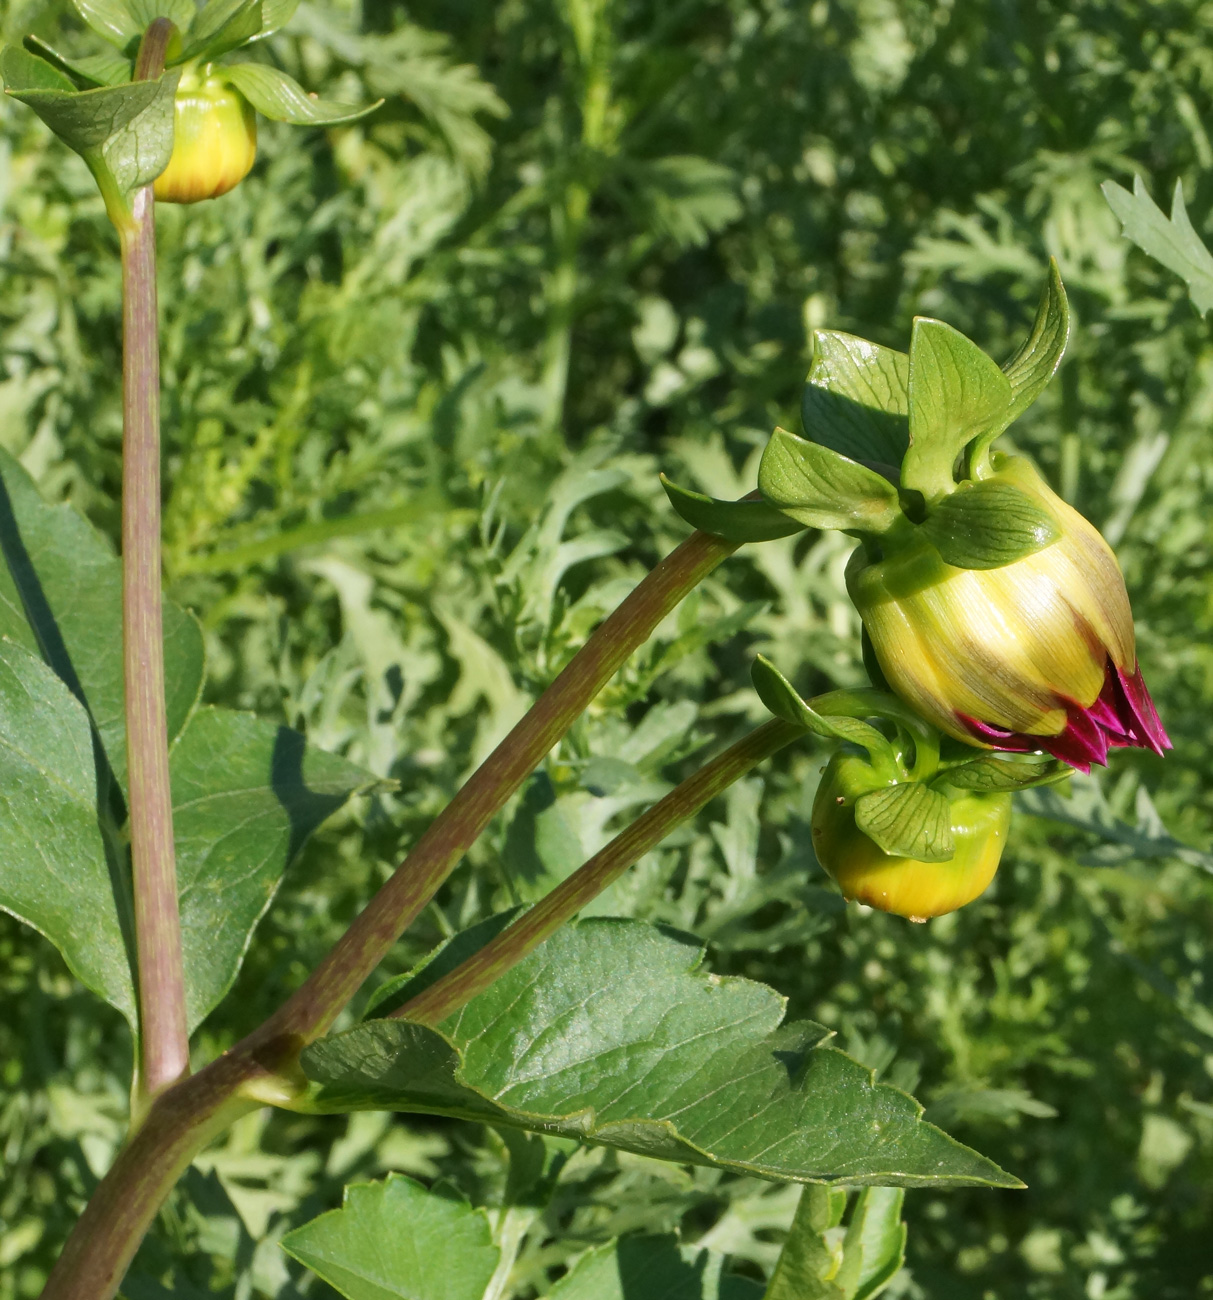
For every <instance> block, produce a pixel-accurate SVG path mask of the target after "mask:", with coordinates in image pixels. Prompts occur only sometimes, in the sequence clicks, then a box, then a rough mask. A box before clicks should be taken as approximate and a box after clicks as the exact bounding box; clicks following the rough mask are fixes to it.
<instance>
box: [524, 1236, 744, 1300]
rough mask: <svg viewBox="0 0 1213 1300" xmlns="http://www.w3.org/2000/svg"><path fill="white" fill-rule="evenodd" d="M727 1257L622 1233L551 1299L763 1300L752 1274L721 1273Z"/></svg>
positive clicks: (577, 1268) (671, 1239) (587, 1257)
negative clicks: (623, 1235)
mask: <svg viewBox="0 0 1213 1300" xmlns="http://www.w3.org/2000/svg"><path fill="white" fill-rule="evenodd" d="M723 1264H724V1256H723V1255H722V1254H720V1253H719V1252H717V1251H714V1250H704V1249H702V1248H696V1247H694V1246H682V1245H680V1244H679V1242H678V1238H677V1237H675V1236H672V1235H670V1234H663V1235H662V1236H654V1237H641V1236H636V1237H622V1238H620V1240H618V1241H612V1242H608V1243H607V1244H606V1245H605V1246H599V1247H598V1248H597V1249H595V1250H591V1251H587V1252H586V1254H584V1255H582V1257H581V1258H580V1259H579V1260H578V1261H577V1263H576V1264H575V1265H574V1267H573V1268H572V1270H571V1271H570V1272H569V1273H567V1274H566V1275H565V1276H564V1277H562V1278H561V1279H560V1281H559V1282H557V1283H556V1285H555V1286H554V1287H553V1288H552V1290H551V1291H550V1292H548V1295H549V1298H550V1300H761V1297H762V1287H761V1286H760V1285H759V1283H757V1282H752V1281H750V1279H749V1278H748V1277H737V1276H730V1275H729V1274H727V1273H726V1274H723V1275H722V1266H723Z"/></svg>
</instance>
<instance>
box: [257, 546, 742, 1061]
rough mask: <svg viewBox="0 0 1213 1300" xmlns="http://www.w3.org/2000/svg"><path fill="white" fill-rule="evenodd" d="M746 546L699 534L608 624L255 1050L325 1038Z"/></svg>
mask: <svg viewBox="0 0 1213 1300" xmlns="http://www.w3.org/2000/svg"><path fill="white" fill-rule="evenodd" d="M738 545H739V543H737V542H729V541H725V540H724V539H723V538H721V537H713V536H711V535H710V534H708V533H699V532H697V533H693V534H692V535H691V536H690V537H689V538H687V540H686V541H685V542H683V543H682V545H681V546H679V547H678V548H677V549H676V550H674V551H672V552H671V553H670V554H669V555H668V556H666V558H665V559H664V560H662V561H661V563H660V564H658V565H657V567H656V568H655V569H653V571H652V572H651V573H650V574H649V575H648V576H647V577H646V578H645V579H644V581H643V582H641V583H640V585H639V586H638V587H637V588H636V590H635V591H633V592H632V594H631V595H630V596H628V598H627V599H626V600H625V601H624V602H623V603H622V604H621V605H620V606H619V608H618V609H617V610H615V612H614V613H613V614H611V615H610V617H609V618H607V619H606V621H605V622H603V623H602V624H601V625H600V626H599V628H598V629H597V631H595V633H594V634H593V636H591V637H590V639H589V640H588V641H587V642H586V643H585V645H584V646H582V648H581V649H580V650H579V651H578V652H577V654H576V655H575V656H574V657H573V659H572V660H571V661H570V663H569V664H568V666H567V667H566V668H565V669H564V671H563V672H562V673H561V674H560V676H559V677H557V678H556V680H555V681H554V682H553V683H552V684H551V686H549V687H548V688H547V690H546V691H544V693H543V694H542V695H541V696H540V697H539V699H538V700H537V701H536V702H535V704H534V706H533V707H532V708H531V709H530V711H529V712H528V713H527V714H526V716H525V717H524V718H523V719H522V720H521V721H520V722H519V723H518V724H517V725H516V726H515V727H514V729H513V730H512V731H511V732H510V734H509V735H508V736H507V737H506V738H505V739H504V740H503V741H502V742H501V743H500V744H499V745H498V746H497V748H496V749H495V750H494V751H493V752H492V754H490V755H489V757H488V758H487V759H486V760H485V761H484V763H482V764H481V766H480V767H479V768H478V769H477V770H476V772H475V773H473V775H472V776H471V778H470V779H469V780H468V782H467V784H466V785H464V786H463V788H462V789H461V790H460V791H459V793H458V794H456V795H455V797H454V799H452V800H451V802H450V803H449V804H448V805H447V807H446V808H445V809H444V810H443V811H442V812H441V813H440V814H439V815H438V817H437V818H436V819H435V821H434V822H433V823H432V824H431V826H430V827H429V829H428V830H427V831H426V832H425V834H424V835H422V837H421V839H420V840H418V841H417V844H416V846H415V847H414V848H413V850H412V852H411V853H410V854H409V855H408V857H406V858H405V860H404V861H403V862H402V863H401V864H400V866H399V867H398V868H397V869H396V871H395V873H394V874H393V875H392V877H391V879H389V880H388V881H387V883H386V884H385V885H383V886H382V887H381V888H380V890H379V892H378V893H377V894H376V895H375V897H374V898H372V899H371V901H370V903H369V904H368V905H367V906H366V908H365V909H364V910H363V912H362V914H361V915H360V916H359V917H358V918H357V919H356V920H355V921H354V923H353V925H352V926H350V928H349V930H347V931H346V933H345V934H344V935H343V936H342V938H341V939H340V940H338V942H337V944H336V945H335V946H334V947H333V949H332V951H331V952H330V953H329V954H328V956H327V957H325V958H324V960H323V961H322V962H321V963H320V965H319V966H317V967H316V969H315V970H314V971H313V972H312V974H311V975H310V976H309V978H308V979H307V981H306V982H305V983H304V984H303V985H302V987H301V988H300V989H299V991H298V992H297V993H296V994H295V995H294V996H293V997H292V998H291V999H290V1001H289V1002H287V1003H286V1004H285V1006H283V1007H282V1009H281V1010H280V1011H278V1012H277V1013H276V1014H275V1015H273V1016H272V1017H271V1018H270V1019H269V1020H268V1021H267V1022H266V1023H265V1024H264V1025H263V1026H262V1027H261V1028H260V1029H258V1030H255V1031H254V1032H253V1034H252V1035H251V1036H250V1039H249V1041H250V1042H252V1043H257V1044H261V1043H265V1042H268V1041H270V1040H273V1039H276V1038H283V1037H285V1038H289V1039H292V1040H294V1042H295V1044H296V1049H297V1050H298V1049H301V1048H302V1047H303V1046H304V1045H306V1044H307V1043H308V1042H311V1041H312V1040H313V1039H315V1038H317V1037H319V1036H320V1035H321V1034H322V1033H324V1031H325V1030H326V1029H327V1028H328V1027H329V1026H330V1025H331V1024H332V1023H333V1020H334V1019H335V1018H336V1016H337V1014H338V1013H339V1012H340V1011H341V1009H342V1008H343V1007H344V1006H345V1004H346V1003H347V1002H348V1001H349V1000H350V998H352V997H353V996H354V994H355V993H356V992H357V991H358V988H359V986H360V985H361V984H362V983H363V981H364V980H365V979H366V978H367V977H368V976H369V975H370V974H371V973H372V971H374V969H375V967H376V966H378V964H379V963H380V962H381V961H382V960H383V958H384V957H385V956H387V954H388V952H389V951H390V950H391V948H392V945H393V944H394V943H395V942H396V940H397V939H398V938H399V937H400V935H401V934H402V933H403V932H404V930H405V928H406V927H407V926H408V925H409V924H410V923H411V922H412V921H413V919H414V918H415V917H416V916H417V915H418V913H419V912H420V911H421V910H422V908H423V907H425V905H426V904H427V903H428V902H429V901H430V899H431V898H433V896H434V894H435V893H436V892H437V890H438V888H439V887H440V886H441V884H442V882H443V881H444V880H446V878H447V876H449V875H450V873H451V871H453V870H454V868H455V866H456V864H457V863H458V862H459V860H460V859H461V858H462V857H463V855H464V854H465V853H466V852H467V850H468V849H469V848H470V847H471V845H472V844H473V843H474V842H475V840H476V839H477V838H478V837H479V835H480V833H481V832H482V831H483V830H484V828H485V827H486V826H487V825H488V824H489V821H490V820H491V819H492V818H493V817H494V816H495V815H496V814H497V813H498V812H499V811H500V809H501V808H502V807H503V805H504V804H505V802H506V801H507V800H508V799H509V798H510V796H511V795H512V794H513V793H514V792H515V791H516V790H517V789H518V787H519V786H520V785H521V784H522V783H523V781H525V780H526V778H527V777H528V776H529V775H530V774H531V773H532V772H533V771H534V770H535V768H536V767H538V766H539V764H540V763H541V762H542V761H543V758H544V756H545V755H546V754H547V753H548V752H549V751H550V750H551V749H552V747H553V746H554V745H555V744H556V743H557V742H558V741H559V740H560V739H561V737H562V736H563V735H564V734H565V732H567V731H568V729H569V727H571V726H572V725H573V723H574V722H575V721H576V720H577V718H578V717H579V716H580V715H581V713H582V712H583V711H584V709H585V708H586V706H587V705H588V704H589V703H590V701H591V700H592V699H593V698H594V697H595V696H596V695H597V694H598V692H599V691H601V690H602V688H603V687H604V686H605V685H606V684H607V682H608V681H610V679H611V678H612V677H613V676H614V675H615V673H616V671H617V670H618V669H619V668H620V666H621V665H622V664H623V663H624V661H625V660H626V659H627V658H628V656H629V655H630V654H631V653H632V652H633V651H634V650H635V649H636V648H637V647H638V646H640V645H643V644H644V642H645V641H647V640H648V638H649V636H650V635H651V634H652V632H653V629H654V628H656V626H657V625H658V623H660V622H661V620H662V619H663V618H664V617H665V616H666V615H667V614H668V613H669V612H670V610H672V609H673V608H674V607H675V606H676V605H677V604H678V603H679V601H681V600H682V598H683V597H684V596H685V595H686V594H687V593H688V592H689V591H691V590H692V589H693V588H694V587H695V586H697V585H698V584H699V583H700V582H701V581H702V580H703V579H704V578H705V577H706V576H707V575H708V574H709V573H711V571H712V570H713V569H714V568H715V567H716V566H717V565H718V564H719V563H720V562H721V561H722V560H723V559H725V558H726V557H727V556H729V555H731V554H732V553H733V552H734V551H735V550H737V548H738Z"/></svg>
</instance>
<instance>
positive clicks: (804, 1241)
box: [763, 1187, 849, 1300]
mask: <svg viewBox="0 0 1213 1300" xmlns="http://www.w3.org/2000/svg"><path fill="white" fill-rule="evenodd" d="M829 1195H830V1193H829V1190H828V1189H826V1188H824V1187H806V1188H805V1189H804V1191H803V1192H801V1194H800V1201H799V1203H798V1204H797V1206H796V1216H795V1218H794V1219H793V1220H792V1226H791V1228H789V1229H788V1239H787V1241H785V1242H784V1244H783V1249H782V1250H781V1251H780V1252H779V1259H778V1260H777V1261H776V1263H775V1269H774V1272H773V1273H772V1274H771V1281H770V1284H769V1285H768V1287H767V1289H766V1294H765V1295H764V1296H763V1300H849V1297H848V1296H847V1294H846V1292H844V1291H842V1290H841V1289H840V1288H839V1287H837V1286H835V1285H834V1282H833V1281H832V1280H831V1279H832V1277H833V1274H834V1272H835V1270H836V1269H837V1266H838V1260H837V1258H836V1257H835V1252H834V1251H833V1250H831V1248H830V1247H829V1245H828V1244H827V1243H826V1239H825V1233H826V1231H827V1229H828V1228H829V1226H830V1224H829V1221H828V1213H827V1211H828V1200H829Z"/></svg>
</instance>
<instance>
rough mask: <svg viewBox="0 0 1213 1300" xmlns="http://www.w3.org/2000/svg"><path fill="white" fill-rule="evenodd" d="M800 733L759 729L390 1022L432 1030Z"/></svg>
mask: <svg viewBox="0 0 1213 1300" xmlns="http://www.w3.org/2000/svg"><path fill="white" fill-rule="evenodd" d="M804 734H805V728H804V727H798V726H796V725H795V724H793V723H791V722H783V721H779V720H775V721H771V722H767V723H764V724H763V725H762V726H761V727H759V728H758V729H757V730H756V731H752V732H751V733H750V734H749V735H748V736H746V737H745V738H744V739H743V740H739V741H738V742H737V744H735V745H733V746H732V747H731V748H729V749H726V750H725V752H724V753H723V754H721V755H720V757H719V758H715V759H713V760H712V762H710V763H708V764H707V765H706V766H705V767H702V768H700V770H699V771H698V772H696V773H695V774H694V776H691V777H688V778H687V779H686V780H685V781H683V782H682V784H681V785H679V786H676V787H675V788H674V789H673V790H671V791H670V793H669V794H667V795H666V796H665V798H664V799H662V800H661V801H660V802H659V803H656V804H654V805H653V807H652V808H650V809H649V810H648V812H646V813H644V814H643V815H642V816H641V817H638V818H637V819H636V821H634V822H633V823H632V824H631V826H629V827H628V828H627V830H625V831H622V832H621V833H620V834H618V835H616V836H615V838H614V839H613V840H612V841H611V842H610V843H609V844H608V845H607V846H606V847H605V848H604V849H601V850H600V851H599V852H598V853H596V854H595V855H594V856H593V857H592V858H591V859H590V860H589V861H588V862H586V863H584V864H583V865H582V866H580V867H578V868H577V870H576V871H574V872H573V874H572V875H571V876H569V877H568V879H567V880H564V881H563V882H562V883H561V884H559V885H557V887H556V888H555V889H553V890H552V892H551V893H550V894H548V895H547V896H546V897H545V898H543V900H542V901H541V902H538V903H536V904H535V906H534V907H532V908H531V909H530V911H528V912H527V913H525V914H524V915H523V916H522V917H520V918H519V919H518V920H517V921H515V922H514V924H513V925H511V926H509V927H508V928H507V929H505V930H503V931H502V932H501V933H500V934H499V935H497V936H496V937H495V938H493V939H491V940H490V941H489V942H488V943H487V944H485V946H484V947H483V948H481V949H480V951H479V952H477V953H475V954H473V955H472V956H471V957H469V958H468V959H467V960H466V961H465V962H462V963H461V964H460V965H459V966H456V967H455V969H454V970H453V971H451V972H450V974H448V975H445V976H443V978H442V979H440V980H438V981H437V982H436V983H434V984H432V985H431V986H430V987H429V988H428V989H426V990H425V991H424V992H422V993H419V994H418V995H417V996H416V997H415V998H412V999H411V1000H410V1001H408V1002H406V1003H405V1004H404V1005H403V1006H401V1007H399V1008H397V1010H395V1011H393V1012H392V1018H404V1019H408V1020H416V1021H419V1022H421V1023H422V1024H426V1025H437V1024H438V1023H440V1022H441V1021H443V1020H445V1019H446V1017H447V1016H449V1015H451V1014H452V1013H453V1012H455V1011H458V1010H459V1008H460V1007H462V1006H463V1005H464V1004H465V1003H467V1002H469V1001H470V1000H471V999H472V998H474V997H475V996H476V994H477V993H483V992H484V990H485V989H487V988H488V987H489V985H490V984H492V983H493V982H494V981H495V980H497V979H499V978H500V977H501V976H502V975H504V974H505V972H506V971H508V970H509V969H510V967H511V966H516V965H517V964H518V963H519V962H520V961H521V960H522V959H523V958H524V957H525V956H527V954H528V953H531V952H534V950H535V949H536V948H538V947H539V945H540V944H541V943H543V942H544V940H545V939H549V938H551V936H552V935H553V934H555V933H556V931H557V930H559V929H560V927H561V926H562V925H564V924H565V922H566V921H570V920H572V918H573V917H574V916H576V915H577V913H578V912H580V911H581V909H582V908H583V907H585V905H586V904H587V903H589V902H590V901H591V900H592V899H595V898H597V897H598V895H599V894H601V893H602V891H603V890H604V889H606V887H607V886H608V885H609V884H611V882H612V881H615V880H618V879H619V877H620V876H621V875H623V873H624V872H625V871H626V870H627V869H628V868H629V867H630V866H631V865H632V863H634V862H636V861H637V860H638V859H640V858H642V857H643V856H644V855H645V854H646V853H647V852H648V851H649V850H650V849H651V848H653V847H654V846H655V845H657V844H659V843H660V842H661V841H662V840H663V839H665V837H666V836H667V835H668V834H669V833H670V832H671V831H672V830H673V829H674V828H675V827H676V826H679V825H681V824H682V823H683V822H684V821H686V820H687V818H688V817H692V816H694V815H695V813H697V812H698V811H699V810H700V808H702V807H703V806H704V805H705V804H706V803H708V801H709V800H711V799H714V798H715V797H716V796H717V795H718V794H720V793H722V792H723V791H725V790H727V789H728V788H729V786H731V785H732V784H733V782H734V781H736V780H738V779H739V778H740V777H742V776H744V775H745V774H746V773H747V772H748V771H749V770H750V769H751V768H752V767H755V766H756V765H757V764H759V763H761V762H762V761H763V760H764V759H767V758H770V756H771V755H772V754H774V753H776V752H777V751H778V750H780V749H782V748H783V747H784V746H785V745H787V744H789V743H790V742H791V741H793V740H795V739H796V738H797V737H799V736H803V735H804Z"/></svg>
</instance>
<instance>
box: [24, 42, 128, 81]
mask: <svg viewBox="0 0 1213 1300" xmlns="http://www.w3.org/2000/svg"><path fill="white" fill-rule="evenodd" d="M25 45H26V47H27V48H28V49H29V50H31V51H32V52H33V53H34V54H36V55H37V56H39V58H41V59H45V60H46V61H47V62H48V63H50V64H53V65H54V66H55V67H56V68H57V69H58V70H59V71H60V72H65V73H67V74H68V76H69V77H74V78H77V79H78V80H80V81H84V82H87V83H88V84H89V85H90V86H122V85H125V84H126V83H127V82H128V81H130V79H131V61H130V59H127V58H124V57H123V56H122V55H121V54H115V53H107V54H90V55H88V56H87V57H85V58H82V59H69V58H68V57H67V55H65V54H60V53H59V51H58V50H56V49H54V48H53V47H52V46H50V45H48V44H47V43H46V42H45V41H44V40H43V39H42V38H41V37H40V36H27V37H26V38H25ZM5 80H6V81H7V80H8V78H7V77H6V78H5ZM73 86H74V83H73ZM48 88H49V89H56V88H58V89H63V87H61V86H60V87H54V86H52V87H48Z"/></svg>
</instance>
